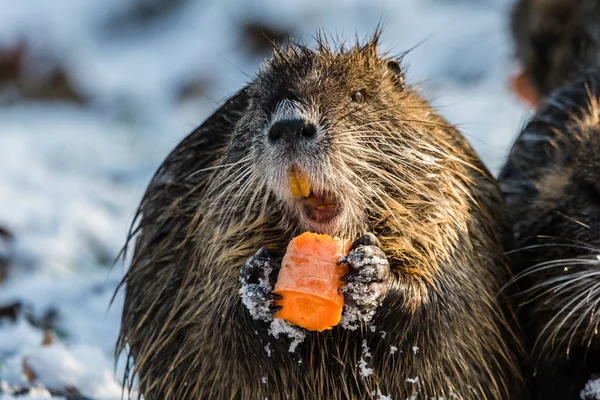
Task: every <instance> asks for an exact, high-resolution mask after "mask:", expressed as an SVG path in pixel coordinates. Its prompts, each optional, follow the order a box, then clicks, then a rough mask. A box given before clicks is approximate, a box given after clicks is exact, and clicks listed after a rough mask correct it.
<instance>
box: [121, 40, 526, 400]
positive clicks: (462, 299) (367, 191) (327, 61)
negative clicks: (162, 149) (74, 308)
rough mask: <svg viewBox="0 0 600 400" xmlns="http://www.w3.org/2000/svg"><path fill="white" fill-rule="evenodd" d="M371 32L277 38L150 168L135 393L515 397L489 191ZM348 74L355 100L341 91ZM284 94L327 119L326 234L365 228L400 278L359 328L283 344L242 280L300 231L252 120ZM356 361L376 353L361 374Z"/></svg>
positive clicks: (499, 208)
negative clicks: (297, 40)
mask: <svg viewBox="0 0 600 400" xmlns="http://www.w3.org/2000/svg"><path fill="white" fill-rule="evenodd" d="M376 42H377V40H376V38H375V39H374V40H373V41H370V42H369V43H367V44H366V45H363V46H359V45H357V46H355V47H353V48H352V49H350V50H343V49H342V48H341V47H340V48H334V49H331V48H330V47H328V46H327V45H326V44H325V43H323V42H321V45H320V46H319V48H318V51H317V52H313V51H311V50H309V49H307V48H305V47H302V46H299V45H292V46H291V47H290V49H288V51H287V52H279V51H276V54H275V57H274V59H273V60H271V61H270V62H269V63H268V64H267V67H266V68H265V70H264V71H262V72H261V73H260V74H259V76H258V77H257V78H256V79H255V80H254V81H253V82H251V83H250V84H249V86H248V87H247V88H245V89H243V90H242V91H240V92H239V93H238V94H237V95H235V96H233V97H232V98H231V99H230V100H229V101H228V102H227V103H226V104H225V105H224V106H223V107H222V108H221V109H219V110H218V111H217V112H216V113H215V114H214V115H213V116H212V117H210V118H209V119H208V120H207V121H206V122H205V123H204V124H203V125H202V126H201V127H200V128H198V129H197V130H196V131H194V132H193V133H192V134H191V135H190V136H188V137H187V138H186V139H185V140H184V141H183V142H182V143H181V144H180V145H179V146H177V148H176V149H175V150H174V151H173V152H172V153H171V155H169V157H168V158H167V159H166V160H165V162H164V163H163V165H162V166H161V167H160V169H159V170H158V172H157V174H156V175H155V177H154V179H153V180H152V182H151V183H150V185H149V187H148V190H147V192H146V194H145V196H144V198H143V200H142V203H141V205H140V209H139V214H140V221H139V226H138V229H137V231H136V232H139V234H138V236H137V239H136V244H135V254H134V257H133V262H132V264H131V267H130V270H129V272H128V274H127V276H126V277H125V279H124V283H125V285H126V300H125V307H124V312H123V321H122V329H121V336H120V340H119V349H120V350H121V351H123V350H125V348H126V345H128V346H129V350H130V355H131V357H132V358H133V360H134V361H135V366H134V367H133V369H132V370H131V371H129V374H128V375H129V378H132V377H137V378H139V383H140V388H141V392H142V393H144V396H145V398H146V399H147V400H152V399H197V398H217V399H226V398H230V399H233V398H240V399H249V398H256V399H264V398H269V399H279V398H286V397H289V398H291V399H346V398H353V399H354V398H376V397H377V396H378V395H379V394H383V395H391V396H392V398H394V399H397V398H400V399H404V398H408V397H411V396H413V395H414V396H415V397H414V398H415V399H416V398H425V397H427V398H431V397H436V398H438V397H442V398H453V397H452V396H455V398H463V399H471V398H472V399H508V398H510V399H519V398H521V397H522V396H524V392H523V389H522V388H523V385H522V381H521V372H520V364H519V362H520V361H519V348H520V346H519V342H518V340H517V339H516V336H515V334H514V333H513V330H512V329H511V325H512V324H513V322H512V320H510V321H511V322H509V318H510V314H509V313H508V312H507V311H506V309H505V308H504V306H503V304H502V301H501V300H499V299H498V298H497V294H498V292H499V290H500V288H501V287H502V285H503V284H504V283H505V282H506V280H507V279H508V278H509V276H510V271H509V266H508V263H507V260H506V258H505V257H504V256H503V253H504V250H505V247H506V246H507V244H508V243H509V237H510V236H509V234H508V227H507V226H505V225H504V223H503V221H505V220H506V215H505V211H504V206H503V202H502V200H501V198H500V195H499V192H498V190H497V188H496V185H495V183H494V181H493V179H492V178H491V177H490V175H489V174H488V172H487V171H486V170H485V168H484V167H483V165H482V164H481V163H480V162H479V160H478V159H477V157H476V156H475V154H474V153H473V151H472V150H471V148H470V147H469V145H468V144H467V142H466V141H465V140H464V138H462V137H461V135H460V134H459V133H458V132H457V131H456V130H455V129H454V128H453V127H451V126H449V125H448V124H447V123H446V122H445V121H444V120H443V119H442V118H440V117H439V116H438V115H436V114H435V112H434V111H432V109H431V108H430V107H429V106H428V104H427V103H426V102H424V101H423V100H422V99H421V98H420V97H419V96H418V94H417V93H416V92H415V91H414V90H413V89H410V88H405V87H404V86H403V81H402V79H401V78H399V77H398V76H397V75H394V74H393V71H392V72H390V68H389V67H388V65H387V63H388V61H387V60H386V59H384V58H383V57H380V56H378V54H377V50H376ZM361 88H364V89H365V90H366V92H367V93H369V97H368V98H367V101H365V103H363V104H358V105H357V104H354V103H351V102H350V96H351V94H352V93H353V92H354V91H356V90H358V89H361ZM288 92H289V93H291V94H290V95H293V96H296V97H299V98H301V99H303V102H304V104H306V107H307V109H309V110H310V112H313V113H317V114H318V115H319V117H320V118H321V120H322V121H323V126H325V127H326V129H327V132H328V133H329V134H330V136H328V139H327V140H328V141H327V143H326V144H325V145H324V146H323V157H324V158H323V163H322V164H320V166H319V168H321V170H322V173H320V174H319V173H318V170H319V168H317V169H316V171H317V172H315V171H312V172H311V173H312V174H313V175H312V178H313V179H315V180H316V181H319V179H321V180H322V182H320V183H319V182H318V184H321V185H323V186H327V187H329V188H332V190H334V191H335V192H336V193H338V194H340V196H341V199H340V201H341V202H342V204H344V205H345V207H346V208H347V210H349V212H348V214H347V215H345V217H344V219H343V221H342V223H339V224H337V225H335V224H334V225H328V226H327V227H325V228H323V231H324V233H328V234H331V235H336V236H340V237H348V238H357V237H358V236H360V235H362V234H364V233H365V232H373V233H375V235H376V236H377V237H378V238H379V239H380V240H381V243H382V248H383V250H384V251H385V253H386V254H387V256H388V258H389V261H390V265H391V268H392V271H393V275H394V282H395V285H394V287H395V288H396V289H395V290H393V291H391V292H390V294H389V295H388V297H387V298H386V299H385V301H384V304H383V305H382V306H381V307H380V309H379V310H378V312H377V314H376V315H375V317H374V319H373V321H372V323H371V325H370V326H364V327H362V328H360V329H359V330H357V331H350V330H345V329H343V328H341V327H335V328H334V329H333V330H331V331H326V332H323V333H316V332H308V334H307V337H306V339H305V340H304V342H303V343H301V344H300V345H299V346H298V348H297V349H296V351H295V352H294V353H290V352H289V351H288V344H289V342H288V341H286V340H285V339H275V338H273V337H272V336H270V335H268V333H267V329H268V326H267V324H266V323H263V322H260V321H254V320H252V319H251V318H250V316H249V315H248V312H247V310H246V309H245V308H244V307H243V306H242V304H241V302H240V295H239V293H238V292H239V289H240V283H239V273H240V267H241V266H242V264H243V263H244V262H245V261H246V259H248V258H249V257H250V256H252V255H253V254H254V253H255V252H256V250H257V249H258V248H260V247H266V248H270V249H274V250H279V251H284V250H285V247H286V245H287V243H288V242H289V240H290V239H291V238H292V237H293V236H295V235H297V234H299V233H300V232H302V231H303V230H306V228H307V227H306V226H305V225H303V224H302V223H301V222H300V220H298V218H296V214H295V213H294V211H293V210H290V208H289V207H288V206H287V203H286V202H285V199H282V198H280V197H278V195H276V193H277V192H276V190H274V189H273V186H272V184H271V183H269V181H268V180H267V179H266V178H265V175H266V173H265V171H266V170H263V169H262V168H271V169H272V168H273V165H270V164H268V163H267V164H265V161H264V159H262V158H261V157H258V156H257V154H259V152H260V146H261V143H262V142H261V140H262V139H261V138H260V137H255V136H252V135H251V134H250V133H249V132H256V131H259V129H257V128H256V124H257V123H258V122H256V121H261V118H262V119H268V110H269V102H268V101H267V100H268V99H270V98H271V97H272V96H282V95H286V93H288ZM261 113H265V116H264V117H261V116H260V114H261ZM248 126H250V127H253V128H252V129H246V128H248ZM266 172H269V171H266ZM271 172H272V171H271ZM382 332H385V333H382ZM363 343H364V344H366V346H367V347H368V348H369V350H370V353H371V355H372V356H371V357H367V356H365V355H364V353H363ZM267 344H269V346H270V350H271V354H270V355H269V354H268V352H267V351H266V350H265V346H266V345H267ZM390 346H396V347H397V348H398V351H397V352H396V353H395V354H392V352H391V351H390V349H391V347H390ZM413 346H418V348H419V350H418V352H416V353H415V352H413V350H412V348H413ZM361 359H364V360H365V361H366V362H367V363H368V367H369V368H373V373H372V374H371V375H370V376H368V377H365V378H364V379H363V378H361V377H360V376H359V368H358V366H359V362H360V360H361ZM263 378H264V380H263ZM413 378H418V383H410V382H408V381H407V379H413Z"/></svg>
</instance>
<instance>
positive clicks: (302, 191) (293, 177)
mask: <svg viewBox="0 0 600 400" xmlns="http://www.w3.org/2000/svg"><path fill="white" fill-rule="evenodd" d="M288 184H289V185H290V191H291V192H292V194H293V195H294V196H300V195H302V196H304V197H308V196H309V195H310V183H309V182H308V179H307V178H306V176H305V175H304V174H303V173H302V172H300V171H299V170H297V169H296V168H292V169H290V172H289V174H288Z"/></svg>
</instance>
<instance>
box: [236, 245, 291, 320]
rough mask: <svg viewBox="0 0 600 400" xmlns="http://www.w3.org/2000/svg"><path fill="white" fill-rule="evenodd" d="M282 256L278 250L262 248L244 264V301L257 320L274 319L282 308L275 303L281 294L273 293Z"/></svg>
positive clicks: (241, 276) (242, 292)
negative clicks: (275, 314) (274, 315)
mask: <svg viewBox="0 0 600 400" xmlns="http://www.w3.org/2000/svg"><path fill="white" fill-rule="evenodd" d="M282 257H283V256H282V254H280V253H278V252H274V251H270V250H267V249H265V248H261V249H260V250H258V251H257V252H256V254H255V255H254V256H252V257H250V258H249V259H248V260H247V261H246V262H245V263H244V265H243V266H242V269H241V271H240V282H241V283H242V287H241V289H240V295H241V296H242V303H243V304H244V305H245V306H246V308H247V309H248V312H249V313H250V315H251V316H252V318H254V319H256V320H261V321H265V322H269V321H272V320H273V314H274V313H276V312H277V311H278V310H279V309H280V308H281V307H276V306H275V305H274V304H273V300H281V296H279V295H276V294H274V293H273V288H274V286H275V282H276V281H277V276H278V274H279V269H280V268H281V259H282Z"/></svg>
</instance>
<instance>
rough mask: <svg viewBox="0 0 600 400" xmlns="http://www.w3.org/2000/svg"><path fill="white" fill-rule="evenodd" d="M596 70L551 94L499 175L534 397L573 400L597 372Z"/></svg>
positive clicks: (599, 208)
mask: <svg viewBox="0 0 600 400" xmlns="http://www.w3.org/2000/svg"><path fill="white" fill-rule="evenodd" d="M599 77H600V71H597V72H592V73H590V75H588V76H586V77H582V78H581V79H580V80H578V81H575V82H573V83H571V84H570V85H568V86H566V87H565V88H563V89H560V90H558V91H556V92H554V93H553V94H552V95H551V96H550V98H548V99H547V100H546V102H545V103H544V104H543V106H542V108H541V109H540V111H538V113H537V114H536V116H535V117H534V118H533V120H532V121H531V122H529V124H528V125H527V126H526V127H525V129H524V130H523V132H522V133H521V134H520V136H519V138H518V139H517V141H516V143H515V145H514V147H513V149H512V151H511V153H510V156H509V159H508V162H507V164H506V165H505V167H504V169H503V171H502V173H501V174H500V177H499V180H500V185H501V189H502V192H503V193H504V196H505V199H506V202H507V205H508V207H509V210H510V213H511V218H512V220H513V221H514V224H513V229H514V233H515V236H516V239H517V245H518V248H519V249H520V250H519V251H518V257H517V259H519V260H521V261H520V263H521V266H520V268H521V269H523V271H522V272H521V273H520V274H519V275H518V276H517V281H518V282H519V284H520V287H521V289H522V293H521V295H519V297H517V298H518V300H519V302H520V303H521V304H523V309H522V311H521V312H522V324H523V327H524V329H525V331H526V333H527V336H528V337H529V339H530V341H531V343H530V347H531V348H532V350H533V362H534V367H535V377H536V398H538V399H544V400H546V399H579V398H580V397H579V396H580V392H581V391H582V390H583V389H584V386H585V383H586V382H587V381H588V380H589V379H590V378H591V377H592V376H593V375H594V374H595V373H598V372H600V339H599V338H598V336H597V333H598V328H599V324H600V317H599V314H598V306H600V260H599V259H598V256H599V255H600V85H599V80H598V78H599Z"/></svg>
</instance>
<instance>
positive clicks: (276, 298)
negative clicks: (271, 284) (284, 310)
mask: <svg viewBox="0 0 600 400" xmlns="http://www.w3.org/2000/svg"><path fill="white" fill-rule="evenodd" d="M269 299H270V300H283V296H282V295H280V294H275V293H271V294H270V295H269Z"/></svg>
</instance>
